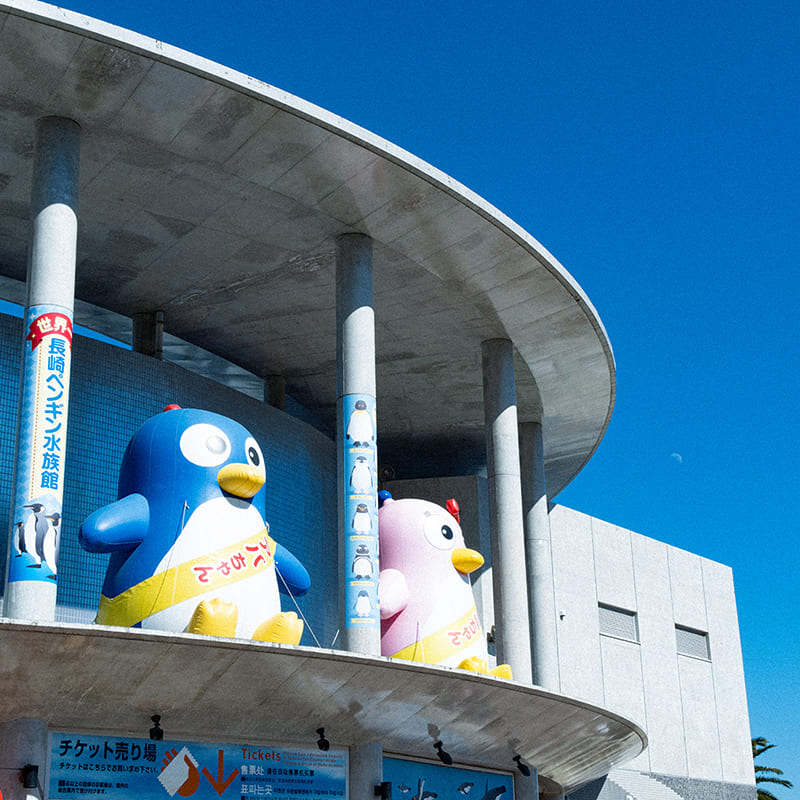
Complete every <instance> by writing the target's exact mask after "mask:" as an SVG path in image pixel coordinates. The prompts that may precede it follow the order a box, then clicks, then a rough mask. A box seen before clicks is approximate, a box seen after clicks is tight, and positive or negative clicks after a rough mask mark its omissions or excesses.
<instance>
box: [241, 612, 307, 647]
mask: <svg viewBox="0 0 800 800" xmlns="http://www.w3.org/2000/svg"><path fill="white" fill-rule="evenodd" d="M302 635H303V621H302V620H301V619H299V618H298V616H297V614H295V613H294V611H281V612H280V613H279V614H276V615H275V616H274V617H270V618H269V619H268V620H266V621H264V622H262V623H261V624H260V625H259V626H258V627H257V628H256V630H255V633H254V634H253V641H254V642H280V643H281V644H300V638H301V637H302Z"/></svg>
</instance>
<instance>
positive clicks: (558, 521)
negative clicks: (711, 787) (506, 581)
mask: <svg viewBox="0 0 800 800" xmlns="http://www.w3.org/2000/svg"><path fill="white" fill-rule="evenodd" d="M550 525H551V531H552V539H553V562H554V574H555V586H556V608H557V616H559V619H558V620H557V624H558V637H559V662H560V670H561V691H563V692H564V693H566V694H571V695H573V696H576V697H579V698H581V699H585V700H588V701H590V702H596V703H599V704H601V705H605V706H606V707H607V708H609V709H612V710H615V711H618V712H619V713H622V714H625V715H626V716H629V717H631V718H632V719H634V720H636V721H637V722H639V723H640V724H641V725H642V726H643V727H644V728H645V730H646V731H647V734H648V737H649V742H650V743H649V747H648V749H647V750H646V751H645V752H644V753H643V754H642V755H640V756H639V757H638V758H637V759H635V760H634V761H632V762H629V763H628V764H626V765H625V768H626V769H632V770H640V771H642V772H648V773H659V774H662V775H674V776H684V777H687V778H691V779H693V780H705V781H714V782H730V783H731V784H738V785H740V786H741V785H749V784H751V783H752V781H753V772H752V756H751V754H750V745H749V723H748V716H747V700H746V694H745V685H744V673H743V666H742V656H741V647H740V643H739V634H738V624H737V617H736V601H735V597H734V592H733V579H732V574H731V570H730V569H729V568H728V567H726V566H724V565H721V564H717V563H715V562H713V561H709V560H708V559H704V558H701V557H700V556H697V555H694V554H692V553H688V552H686V551H683V550H678V549H677V548H674V547H670V546H668V545H665V544H663V543H661V542H657V541H655V540H653V539H648V538H647V537H645V536H642V535H640V534H637V533H633V532H631V531H627V530H624V529H622V528H619V527H618V526H615V525H611V524H609V523H607V522H603V521H601V520H596V519H593V518H591V517H588V516H587V515H585V514H581V513H579V512H577V511H572V510H570V509H567V508H564V507H562V506H554V507H553V508H552V510H551V514H550ZM598 603H603V604H606V605H611V606H615V607H618V608H621V609H626V610H629V611H635V612H636V614H637V622H638V629H639V643H638V644H637V643H633V642H628V641H624V640H621V639H618V638H615V637H611V636H607V635H601V634H600V631H599V624H598V616H597V615H598V610H597V604H598ZM559 612H561V613H563V615H564V616H563V619H562V618H560V616H561V614H559ZM676 624H677V625H681V626H684V627H687V628H691V629H693V630H696V631H699V632H701V633H707V634H708V641H709V644H710V652H711V658H710V660H709V659H704V658H698V657H693V656H688V655H683V654H680V653H678V651H677V645H676V638H675V625H676Z"/></svg>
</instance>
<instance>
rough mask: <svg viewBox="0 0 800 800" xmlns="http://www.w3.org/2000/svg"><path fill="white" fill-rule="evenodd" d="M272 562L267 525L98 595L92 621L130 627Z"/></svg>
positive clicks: (270, 540)
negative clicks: (116, 590) (127, 586)
mask: <svg viewBox="0 0 800 800" xmlns="http://www.w3.org/2000/svg"><path fill="white" fill-rule="evenodd" d="M274 560H275V541H274V540H273V539H272V538H271V537H270V535H269V526H267V527H266V528H262V529H261V530H260V531H259V532H258V533H256V534H254V535H252V536H250V537H248V538H247V539H243V540H242V541H241V542H237V543H236V544H232V545H228V547H223V548H221V549H220V550H215V551H214V552H212V553H204V554H203V555H202V556H198V557H197V558H195V559H193V560H192V561H185V562H184V563H183V564H178V565H177V566H175V567H170V568H169V569H167V570H164V571H163V572H158V573H156V574H155V575H153V576H152V577H150V578H147V579H146V580H143V581H142V582H141V583H137V584H136V585H134V586H131V588H130V589H126V590H125V591H124V592H120V594H118V595H117V596H116V597H110V598H109V597H106V596H105V595H101V596H100V605H99V607H98V609H97V618H96V622H98V623H99V624H100V625H118V626H121V627H124V628H130V627H131V626H132V625H135V624H136V623H137V622H141V621H142V620H143V619H146V618H147V617H150V616H152V615H153V614H157V613H158V612H159V611H163V610H164V609H165V608H169V607H170V606H174V605H177V604H178V603H180V602H182V601H183V600H188V599H189V598H191V597H197V596H198V595H201V594H205V593H206V592H208V591H212V590H215V589H221V588H222V587H224V586H228V585H230V584H231V583H235V582H237V581H241V580H244V579H245V578H249V577H251V576H252V575H254V574H256V573H257V572H260V571H261V570H264V569H266V568H268V567H270V566H271V565H272V563H273V562H274Z"/></svg>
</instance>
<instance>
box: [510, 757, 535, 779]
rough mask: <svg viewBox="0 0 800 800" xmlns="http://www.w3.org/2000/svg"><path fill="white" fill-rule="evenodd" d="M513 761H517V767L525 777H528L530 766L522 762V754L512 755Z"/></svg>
mask: <svg viewBox="0 0 800 800" xmlns="http://www.w3.org/2000/svg"><path fill="white" fill-rule="evenodd" d="M514 761H516V762H517V769H518V770H519V771H520V772H521V773H522V774H523V775H524V776H525V777H526V778H530V776H531V768H530V767H529V766H528V765H527V764H523V763H522V756H514Z"/></svg>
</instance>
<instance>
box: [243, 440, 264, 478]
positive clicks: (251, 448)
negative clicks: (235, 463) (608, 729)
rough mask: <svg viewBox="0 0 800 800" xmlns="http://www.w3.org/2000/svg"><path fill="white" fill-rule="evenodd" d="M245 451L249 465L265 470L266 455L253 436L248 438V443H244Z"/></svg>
mask: <svg viewBox="0 0 800 800" xmlns="http://www.w3.org/2000/svg"><path fill="white" fill-rule="evenodd" d="M244 449H245V451H246V452H247V463H248V464H250V465H251V466H253V467H258V468H259V469H261V470H263V469H264V454H263V453H262V452H261V448H260V447H259V446H258V442H257V441H256V440H255V439H254V438H253V437H252V436H248V437H247V441H246V442H245V443H244Z"/></svg>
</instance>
